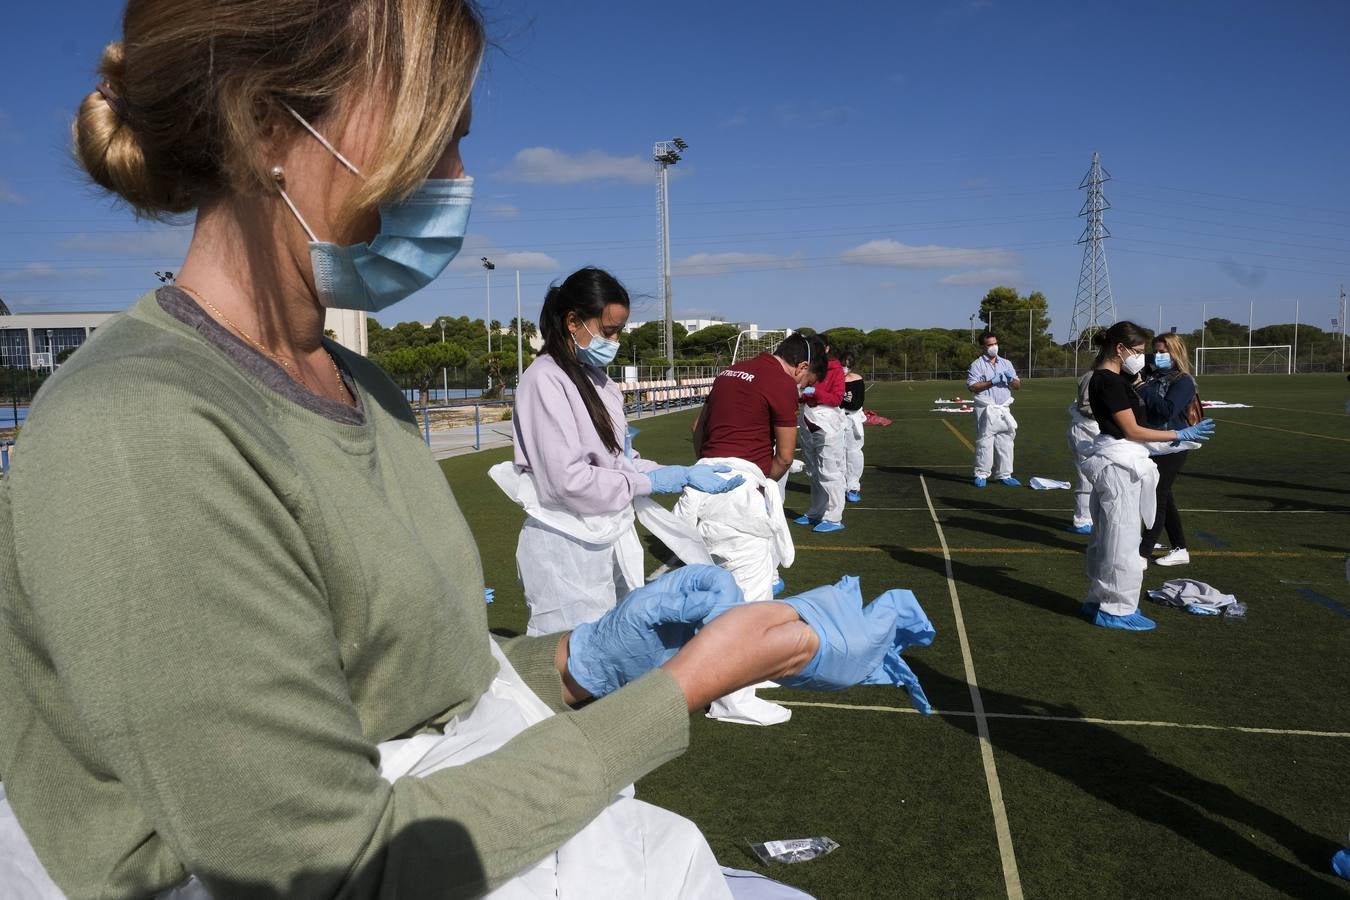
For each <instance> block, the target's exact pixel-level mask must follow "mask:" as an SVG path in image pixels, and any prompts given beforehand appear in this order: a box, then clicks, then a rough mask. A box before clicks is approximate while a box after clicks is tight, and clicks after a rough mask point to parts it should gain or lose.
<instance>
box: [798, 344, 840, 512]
mask: <svg viewBox="0 0 1350 900" xmlns="http://www.w3.org/2000/svg"><path fill="white" fill-rule="evenodd" d="M821 337H822V339H823V340H824V341H825V350H826V352H827V353H828V352H829V349H830V339H829V337H828V336H826V335H821ZM843 399H844V369H843V366H841V365H839V360H837V359H835V358H834V357H830V359H829V367H828V368H827V369H826V371H825V377H824V378H822V379H820V381H819V382H818V383H817V384H816V385H814V386H813V387H808V388H804V389H803V390H802V406H801V413H800V414H799V415H798V417H797V431H798V434H799V436H800V437H799V439H800V440H801V445H802V458H803V460H804V461H805V463H806V474H807V477H808V478H810V479H811V505H810V506H809V507H808V508H807V510H806V512H805V513H804V514H803V515H800V516H798V517H797V518H795V519H793V520H792V521H793V522H794V523H795V524H797V525H809V526H811V530H812V531H818V532H820V533H822V534H829V533H831V532H835V531H843V530H844V522H843V519H844V491H845V488H844V479H845V472H846V464H845V461H844V429H845V428H846V427H847V424H848V423H847V422H846V421H845V419H844V412H843V410H841V409H840V408H839V404H840V402H842V401H843Z"/></svg>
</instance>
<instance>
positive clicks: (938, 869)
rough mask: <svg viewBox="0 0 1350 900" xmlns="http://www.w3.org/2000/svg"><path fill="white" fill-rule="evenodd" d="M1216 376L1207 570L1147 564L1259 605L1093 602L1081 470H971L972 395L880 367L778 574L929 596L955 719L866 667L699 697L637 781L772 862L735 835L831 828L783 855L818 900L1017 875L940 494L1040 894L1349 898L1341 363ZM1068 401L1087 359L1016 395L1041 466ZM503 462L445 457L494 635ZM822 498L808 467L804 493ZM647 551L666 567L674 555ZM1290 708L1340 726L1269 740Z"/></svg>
mask: <svg viewBox="0 0 1350 900" xmlns="http://www.w3.org/2000/svg"><path fill="white" fill-rule="evenodd" d="M1200 390H1201V394H1202V396H1203V397H1205V398H1206V399H1217V400H1226V401H1229V402H1241V403H1248V404H1251V405H1252V406H1253V408H1251V409H1229V410H1216V411H1214V413H1213V417H1214V418H1215V420H1216V421H1217V423H1218V430H1217V434H1216V436H1215V438H1214V440H1212V441H1211V442H1210V443H1209V444H1207V445H1206V446H1205V447H1204V448H1203V449H1202V450H1200V451H1198V452H1194V453H1192V454H1191V456H1190V458H1189V460H1188V461H1187V464H1186V468H1185V470H1184V471H1183V473H1182V475H1181V477H1180V478H1179V480H1178V482H1177V486H1176V496H1177V498H1178V501H1179V503H1180V506H1181V508H1182V510H1183V513H1182V515H1183V519H1184V522H1185V526H1186V529H1187V533H1188V537H1189V544H1190V550H1191V555H1192V563H1191V565H1189V566H1185V567H1178V568H1172V569H1161V568H1157V567H1153V568H1150V569H1149V572H1148V575H1147V577H1146V580H1145V587H1146V588H1148V587H1155V586H1157V585H1158V584H1160V583H1161V582H1162V581H1163V580H1165V579H1167V578H1175V577H1190V578H1197V579H1200V580H1202V581H1207V582H1209V583H1211V584H1213V585H1215V586H1216V587H1218V588H1220V589H1222V590H1224V591H1226V592H1230V593H1233V594H1236V595H1237V597H1238V599H1240V600H1242V601H1243V602H1244V603H1246V604H1248V606H1249V616H1248V619H1247V621H1245V622H1229V621H1223V620H1214V619H1207V618H1203V617H1198V616H1189V615H1186V614H1185V613H1182V612H1180V611H1175V610H1170V609H1165V608H1162V607H1159V606H1157V605H1156V604H1151V603H1149V602H1148V601H1145V602H1144V604H1143V611H1144V612H1145V613H1146V614H1148V615H1150V616H1153V617H1154V618H1156V620H1157V621H1158V628H1157V630H1156V631H1153V632H1149V633H1145V634H1134V633H1121V632H1110V631H1104V630H1102V629H1097V628H1093V627H1091V626H1089V625H1087V624H1086V623H1085V622H1084V621H1083V620H1081V619H1080V618H1078V616H1077V609H1078V606H1079V604H1080V603H1081V600H1082V597H1083V594H1084V592H1085V590H1086V584H1087V579H1086V575H1085V573H1084V569H1083V555H1082V553H1083V549H1084V547H1085V546H1086V544H1087V540H1088V539H1087V538H1086V537H1084V536H1080V535H1076V534H1071V533H1069V532H1067V531H1066V530H1065V528H1066V526H1067V525H1068V524H1069V518H1070V509H1071V507H1072V497H1071V495H1070V493H1069V492H1068V491H1032V490H1030V489H1028V488H1026V487H1023V488H1020V489H1016V488H1008V487H1004V486H1001V485H990V486H989V487H987V488H985V489H977V488H975V487H974V486H973V485H972V484H971V471H970V463H971V456H972V454H971V452H970V450H969V449H968V448H967V447H966V446H965V444H963V442H962V441H961V439H960V438H959V437H958V436H957V434H955V433H953V429H954V430H955V431H956V432H959V434H960V435H962V436H964V438H965V439H966V440H967V441H973V440H974V421H973V418H972V417H971V416H970V415H969V414H965V415H962V414H940V413H934V412H930V411H929V410H930V409H931V408H932V406H933V404H932V401H933V400H934V399H935V398H938V397H952V396H954V395H957V394H960V395H962V396H964V395H965V387H964V385H963V384H957V383H951V382H947V383H943V382H906V383H897V384H880V385H875V386H869V388H868V400H869V406H870V407H872V408H874V409H875V410H877V411H878V412H879V413H881V414H882V415H885V416H888V417H890V418H892V419H894V420H895V421H894V425H892V426H891V427H888V428H868V429H867V447H866V456H867V469H866V472H865V474H864V477H863V485H862V493H863V502H862V503H860V504H856V505H855V504H850V505H849V506H848V508H847V509H846V510H845V515H844V522H845V524H846V526H847V529H846V530H845V531H843V532H841V533H837V534H831V535H818V534H814V533H811V532H809V531H807V530H805V529H797V528H795V527H794V535H795V536H796V537H797V543H798V553H797V562H796V565H795V566H793V567H792V568H791V569H789V570H786V571H784V573H783V576H784V578H785V579H786V580H787V582H788V586H789V591H795V590H805V589H806V588H809V587H814V586H815V585H818V584H821V583H825V582H830V581H833V580H835V579H837V578H838V577H839V576H841V575H844V574H853V575H857V576H859V577H860V578H861V579H862V583H863V588H864V593H865V594H867V595H868V596H874V595H876V594H879V593H881V592H882V591H884V590H886V589H888V588H892V587H907V588H910V589H912V590H913V591H914V592H915V593H916V594H917V595H918V597H919V598H920V600H921V601H922V603H923V605H924V608H925V609H926V610H927V612H928V614H929V616H930V617H931V618H932V620H933V622H934V624H935V626H936V628H937V631H938V638H937V640H936V642H935V643H934V644H933V646H931V647H928V648H924V649H920V650H915V651H911V652H909V653H908V654H907V658H908V659H910V661H911V663H912V665H913V666H914V668H915V670H916V671H917V672H918V673H919V675H920V677H921V679H922V680H923V683H924V686H925V689H926V691H927V693H928V696H929V698H930V699H931V700H932V702H933V704H934V706H935V707H937V709H938V710H939V712H938V713H937V714H935V715H933V716H930V717H927V718H925V717H921V716H918V715H915V714H913V713H912V712H909V711H907V710H908V708H909V705H910V704H909V701H908V697H907V696H906V695H905V694H904V693H903V692H901V691H896V690H889V689H885V688H878V687H869V688H856V689H853V690H849V691H843V692H840V693H837V694H831V695H827V696H826V695H814V694H808V693H804V692H795V691H784V690H777V691H769V692H764V696H766V698H769V699H773V700H776V701H780V702H787V703H806V704H821V703H825V704H836V705H842V706H845V707H849V708H843V709H839V708H834V707H830V706H818V705H816V706H812V705H802V706H795V707H794V713H793V718H792V720H791V721H790V722H789V723H787V724H785V725H780V726H774V727H771V728H756V727H751V726H741V725H728V724H724V723H718V722H712V721H709V720H706V719H704V718H702V717H701V716H699V717H695V719H694V721H693V730H692V736H691V737H692V740H691V745H690V749H689V752H688V753H687V754H686V755H685V756H683V757H682V758H680V759H678V760H676V761H674V762H672V763H670V764H668V765H666V766H664V767H663V768H661V769H660V770H658V771H657V772H655V773H653V774H651V775H649V776H648V777H647V778H645V779H643V780H642V782H640V784H639V785H638V793H639V796H640V797H642V798H643V799H646V800H649V801H651V802H653V803H658V804H660V805H663V806H666V807H668V808H670V809H673V810H675V811H677V812H680V813H682V814H684V815H686V816H688V817H690V818H691V819H693V820H694V821H695V822H697V823H698V824H699V826H700V827H701V828H702V829H703V831H704V833H705V834H706V835H707V836H708V839H709V841H710V843H711V844H712V847H713V849H714V850H715V851H716V853H717V855H718V858H719V859H720V860H721V861H722V862H723V863H724V864H725V865H730V866H735V867H740V868H750V869H764V866H763V865H762V864H761V863H759V861H758V860H756V859H755V858H753V857H752V856H750V855H749V851H748V848H747V841H761V840H767V839H775V838H794V837H809V836H815V835H826V836H828V837H831V838H833V839H834V840H836V841H838V842H839V844H840V848H839V849H838V850H836V851H835V852H834V853H833V854H831V855H830V856H828V857H825V858H823V859H820V860H816V861H813V862H809V863H804V864H799V865H795V866H774V867H772V868H770V869H768V871H769V872H770V874H771V875H773V876H774V877H776V878H779V879H781V880H783V881H786V882H789V883H791V884H795V885H798V886H800V887H802V888H803V889H805V890H808V891H810V892H812V893H814V894H816V895H817V896H818V897H820V898H832V897H937V896H952V897H999V896H1006V888H1005V881H1004V876H1003V871H1002V868H1001V866H1000V856H999V848H998V843H997V841H996V837H995V828H994V817H993V814H992V812H991V803H990V796H989V787H988V784H987V781H986V777H985V773H984V768H983V766H982V762H981V752H980V743H979V740H978V739H977V736H976V720H975V718H974V716H973V715H972V712H973V704H972V700H971V693H970V688H969V685H968V682H967V678H966V670H965V661H964V659H963V655H962V652H961V647H960V644H959V641H958V639H957V628H956V616H955V612H954V609H953V603H952V600H951V597H950V595H949V590H948V582H947V569H946V561H945V560H944V557H943V553H942V550H941V542H940V540H939V535H938V529H937V528H936V527H935V525H934V523H933V521H932V518H931V516H930V514H929V509H928V501H927V499H926V496H925V490H924V489H925V487H926V488H927V492H928V496H930V497H931V499H932V503H933V506H934V508H935V510H936V512H937V515H938V520H939V522H940V524H941V528H942V533H943V535H944V536H945V538H946V542H947V545H948V547H949V549H950V553H951V566H952V575H953V582H954V585H955V589H956V592H957V596H958V598H959V603H960V607H961V614H962V618H963V621H964V625H965V629H966V632H967V635H968V639H969V645H970V659H971V663H972V665H973V668H974V671H975V675H976V678H977V680H978V684H979V689H980V696H981V699H982V701H983V705H984V709H985V710H986V712H987V713H988V714H989V718H988V719H987V726H988V733H989V736H990V742H991V747H992V755H993V760H994V764H995V766H996V769H997V773H998V776H999V778H1000V783H1001V787H1002V792H1003V802H1004V805H1005V808H1006V811H1007V818H1008V826H1009V834H1010V838H1011V842H1012V847H1013V850H1014V854H1015V859H1016V862H1017V866H1018V871H1019V874H1020V878H1021V883H1022V887H1023V889H1024V891H1025V893H1026V896H1028V897H1138V896H1159V895H1166V896H1186V897H1235V896H1238V897H1263V896H1296V897H1316V896H1329V897H1330V896H1340V897H1344V896H1346V895H1347V891H1346V890H1345V888H1346V887H1347V885H1346V884H1345V883H1344V882H1341V881H1339V880H1338V879H1336V878H1335V877H1334V876H1332V875H1331V874H1330V873H1329V860H1330V856H1331V854H1332V852H1334V850H1335V849H1336V848H1337V846H1339V844H1338V842H1341V841H1344V840H1345V839H1346V832H1347V830H1350V787H1348V786H1347V785H1348V784H1350V778H1348V777H1347V776H1350V766H1348V765H1347V761H1350V737H1348V736H1346V735H1347V734H1350V703H1347V699H1348V698H1350V585H1348V584H1347V570H1346V558H1347V555H1350V534H1347V529H1348V526H1350V419H1347V416H1346V408H1345V401H1346V397H1347V395H1350V385H1347V384H1346V382H1345V380H1344V378H1343V376H1340V375H1325V376H1319V375H1304V376H1295V377H1282V376H1250V377H1249V376H1228V377H1214V378H1202V379H1201V381H1200ZM1072 395H1073V383H1072V381H1071V380H1069V379H1046V380H1028V381H1027V382H1025V387H1024V389H1023V390H1022V391H1021V393H1020V394H1019V395H1018V397H1017V400H1018V402H1017V404H1016V406H1015V407H1014V412H1015V415H1016V416H1017V419H1018V422H1019V431H1018V437H1017V463H1016V473H1017V475H1018V476H1019V477H1020V478H1021V479H1022V480H1023V481H1024V482H1026V481H1027V480H1028V479H1029V478H1030V477H1031V476H1033V475H1040V476H1045V477H1049V478H1055V479H1060V480H1066V481H1068V480H1072V462H1071V460H1070V457H1069V452H1068V448H1067V445H1066V439H1065V430H1066V428H1067V425H1068V417H1067V414H1066V411H1065V408H1066V406H1067V405H1068V403H1069V401H1070V399H1071V398H1072ZM692 416H693V413H692V412H688V411H686V412H680V413H673V414H668V415H663V416H657V417H654V418H649V419H644V420H643V421H641V422H638V423H636V424H638V425H639V427H640V428H641V429H642V433H641V435H640V437H639V438H638V439H637V442H636V443H637V446H638V448H639V449H640V450H641V452H642V453H643V454H644V455H646V456H648V457H651V458H654V459H657V460H660V461H663V462H672V463H688V462H690V461H692V457H693V451H692V449H691V447H690V443H689V437H688V434H689V425H690V422H691V419H692ZM944 423H950V427H949V425H948V424H944ZM509 456H510V454H509V451H505V450H502V451H491V452H485V453H481V454H474V455H469V456H463V457H457V458H454V459H450V460H447V461H445V462H444V463H443V464H442V465H443V467H444V469H445V471H446V474H447V477H448V478H449V480H450V483H451V485H452V486H453V487H454V490H455V493H456V495H457V496H458V497H459V500H460V503H461V505H462V506H463V507H464V511H465V514H466V516H467V517H468V520H469V523H470V525H471V526H472V528H473V531H474V534H475V536H476V538H477V540H478V544H479V548H480V551H481V553H482V556H483V567H484V570H485V571H486V572H487V573H488V583H489V585H491V586H493V587H495V588H496V598H497V599H496V602H495V603H494V604H493V606H492V607H491V608H490V611H489V612H490V616H489V618H490V622H491V624H492V626H493V627H494V629H497V630H499V631H500V632H502V633H508V632H519V631H522V630H523V628H524V624H525V620H526V612H525V608H524V603H523V598H522V595H521V592H520V588H519V585H518V584H517V583H516V579H515V561H514V557H515V543H516V534H517V532H518V530H519V527H520V523H521V520H522V514H521V513H520V511H519V510H518V509H516V508H515V507H514V506H513V505H512V504H510V503H509V502H508V501H507V500H506V499H505V497H504V496H502V495H501V493H500V491H498V489H497V488H496V487H495V486H494V485H493V484H492V483H491V482H490V481H488V480H487V479H486V477H485V476H484V473H485V471H486V469H487V468H488V466H490V465H491V464H493V463H495V462H498V461H500V460H503V459H508V458H509ZM806 500H807V493H806V484H805V480H804V478H803V477H802V476H796V477H794V479H793V484H792V486H791V489H790V491H789V493H788V500H787V506H788V508H789V510H795V511H801V510H802V509H804V507H805V504H806ZM649 545H650V546H651V549H653V550H655V551H656V552H655V553H654V554H653V555H652V556H651V559H649V565H650V566H651V567H653V568H654V567H655V566H656V565H658V564H659V563H661V562H664V561H665V560H664V556H665V554H664V553H663V552H662V549H663V548H661V547H659V546H657V545H655V544H654V542H649ZM866 706H871V707H883V709H881V710H868V709H860V708H859V707H866ZM887 709H891V710H895V711H893V712H892V711H886V710H887ZM1099 720H1101V721H1099ZM1139 723H1166V724H1139ZM1179 725H1202V726H1223V727H1220V728H1182V727H1175V726H1179ZM1232 726H1237V727H1240V728H1244V729H1252V730H1245V731H1244V730H1234V729H1233V728H1232ZM1255 729H1270V730H1272V731H1271V732H1266V731H1258V730H1255ZM1287 731H1312V732H1336V733H1339V734H1340V736H1319V735H1300V734H1287V733H1276V732H1287Z"/></svg>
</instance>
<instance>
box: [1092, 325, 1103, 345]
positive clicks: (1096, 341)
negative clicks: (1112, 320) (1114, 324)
mask: <svg viewBox="0 0 1350 900" xmlns="http://www.w3.org/2000/svg"><path fill="white" fill-rule="evenodd" d="M1092 346H1094V347H1105V346H1106V329H1105V328H1102V329H1100V330H1099V331H1097V333H1096V334H1094V335H1093V336H1092Z"/></svg>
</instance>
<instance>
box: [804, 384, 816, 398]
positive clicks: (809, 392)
mask: <svg viewBox="0 0 1350 900" xmlns="http://www.w3.org/2000/svg"><path fill="white" fill-rule="evenodd" d="M815 395H816V388H815V385H812V386H811V387H804V388H802V396H803V397H814V396H815Z"/></svg>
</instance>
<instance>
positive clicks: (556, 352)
mask: <svg viewBox="0 0 1350 900" xmlns="http://www.w3.org/2000/svg"><path fill="white" fill-rule="evenodd" d="M628 311H629V300H628V291H627V290H625V289H624V287H623V285H622V284H620V283H619V281H618V280H617V279H616V278H615V277H614V276H613V275H610V274H609V273H608V272H606V271H604V270H603V269H596V268H585V269H581V270H579V271H577V272H574V273H572V274H571V275H570V276H568V277H567V279H566V280H564V281H563V282H562V284H555V285H554V286H552V287H550V288H549V291H548V296H547V297H546V298H545V299H544V308H543V310H542V311H541V313H540V316H539V330H540V333H541V334H542V335H543V338H544V346H543V351H542V352H541V353H540V354H539V357H538V358H537V359H536V360H535V361H534V362H533V363H532V364H531V365H530V367H529V369H527V370H526V371H525V374H524V376H523V377H522V378H521V381H520V386H519V389H518V390H517V392H516V408H515V414H514V417H513V426H514V430H515V439H516V440H515V469H514V472H508V473H505V474H504V475H501V477H499V472H494V478H497V480H498V483H499V484H501V485H502V487H503V489H504V490H506V491H507V493H508V495H510V496H512V498H513V499H515V500H516V501H517V502H518V503H520V504H521V505H522V506H524V507H525V510H526V512H527V513H528V514H529V518H527V519H526V521H525V525H524V527H522V528H521V531H520V541H519V543H518V545H517V547H516V564H517V569H518V571H519V573H520V579H521V582H522V584H523V586H524V588H525V601H526V603H527V604H528V605H529V607H530V622H529V626H528V633H529V634H547V633H551V632H557V631H564V630H567V629H569V628H572V627H574V626H576V625H578V624H580V623H582V622H589V621H594V620H595V619H598V618H600V616H602V615H603V614H604V613H605V612H606V611H607V610H609V609H612V608H613V607H614V605H615V604H616V603H617V602H618V601H619V600H621V599H623V597H624V596H625V595H627V594H628V592H629V591H631V590H632V589H634V588H636V587H640V586H641V585H642V584H643V573H642V566H643V557H642V545H641V544H640V543H639V542H638V538H637V531H636V529H635V528H634V527H633V518H634V511H633V506H634V502H635V501H637V502H638V503H639V505H641V504H642V500H641V498H645V497H647V496H649V495H651V494H659V493H679V492H681V491H682V490H684V488H685V486H686V485H689V486H692V487H694V488H696V489H699V490H705V491H710V492H713V493H721V492H723V491H727V490H731V489H732V488H734V487H736V486H737V485H739V484H740V483H741V481H742V479H741V477H740V476H735V477H734V478H731V479H724V478H723V477H722V476H721V475H720V474H718V473H719V471H729V470H726V469H725V467H721V469H718V468H714V467H711V466H662V465H660V464H659V463H656V462H653V461H651V460H649V459H643V458H642V457H641V456H639V455H638V453H637V451H636V450H634V449H633V447H632V441H631V439H630V438H629V431H628V423H627V420H626V419H625V418H624V412H623V392H622V391H620V390H619V387H618V385H616V384H615V383H614V382H613V381H611V380H610V378H609V376H607V375H606V374H605V367H606V366H608V365H609V364H610V363H612V362H613V361H614V357H615V356H616V355H617V353H618V350H619V340H618V336H619V333H620V332H622V331H623V328H624V325H626V324H627V323H628ZM504 482H505V483H504ZM649 507H650V504H649Z"/></svg>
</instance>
